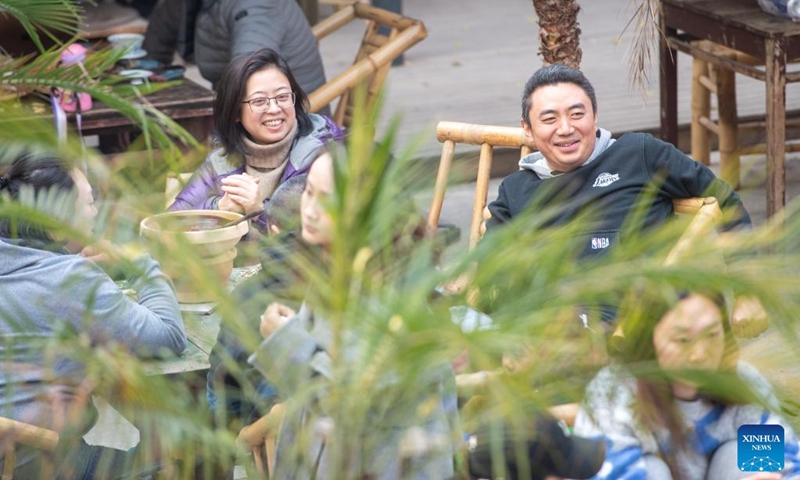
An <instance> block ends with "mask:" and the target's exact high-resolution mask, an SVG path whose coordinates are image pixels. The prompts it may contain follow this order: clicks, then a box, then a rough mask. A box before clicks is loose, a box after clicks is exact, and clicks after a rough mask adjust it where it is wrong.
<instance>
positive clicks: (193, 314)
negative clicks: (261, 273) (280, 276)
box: [144, 264, 260, 375]
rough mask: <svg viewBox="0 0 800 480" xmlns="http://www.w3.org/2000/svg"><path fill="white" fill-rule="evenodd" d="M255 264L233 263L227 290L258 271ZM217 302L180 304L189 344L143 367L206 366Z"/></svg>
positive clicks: (173, 370) (178, 369) (171, 370)
mask: <svg viewBox="0 0 800 480" xmlns="http://www.w3.org/2000/svg"><path fill="white" fill-rule="evenodd" d="M259 269H260V264H259V265H256V266H247V267H235V268H234V269H233V271H232V272H231V276H230V278H229V280H228V290H233V289H234V288H235V287H236V285H238V284H239V283H241V282H242V281H244V280H246V279H247V278H249V277H251V276H253V275H255V274H257V273H258V270H259ZM215 307H216V303H215V302H211V303H200V304H181V312H182V316H183V323H184V325H185V326H186V337H187V338H188V339H189V344H188V346H187V348H186V351H185V352H183V355H181V356H180V357H175V358H169V359H165V360H149V361H145V362H144V365H145V370H146V371H147V372H148V373H149V374H151V375H171V374H179V373H187V372H198V371H203V370H208V367H209V361H208V357H209V355H211V349H212V348H214V344H215V343H216V342H217V334H218V333H219V324H220V316H219V315H218V314H217V313H216V312H215Z"/></svg>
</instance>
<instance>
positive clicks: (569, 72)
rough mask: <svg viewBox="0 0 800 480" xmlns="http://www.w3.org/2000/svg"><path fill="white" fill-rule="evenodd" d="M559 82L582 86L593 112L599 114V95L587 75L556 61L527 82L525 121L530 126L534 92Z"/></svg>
mask: <svg viewBox="0 0 800 480" xmlns="http://www.w3.org/2000/svg"><path fill="white" fill-rule="evenodd" d="M559 83H572V84H575V85H577V86H579V87H581V89H582V90H583V91H584V92H586V95H587V96H588V97H589V100H591V102H592V112H593V113H595V114H597V97H596V96H595V94H594V87H593V86H592V84H591V83H589V80H588V79H587V78H586V76H584V74H583V73H582V72H581V71H580V70H576V69H574V68H572V67H568V66H566V65H562V64H560V63H554V64H552V65H548V66H546V67H542V68H540V69H539V70H537V71H536V73H534V74H533V75H532V76H531V78H529V79H528V81H527V82H526V83H525V89H524V90H523V91H522V121H523V122H525V123H526V124H528V126H530V124H531V119H530V115H529V113H530V111H531V95H533V92H534V91H535V90H536V89H537V88H540V87H547V86H549V85H557V84H559Z"/></svg>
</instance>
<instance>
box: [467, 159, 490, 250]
mask: <svg viewBox="0 0 800 480" xmlns="http://www.w3.org/2000/svg"><path fill="white" fill-rule="evenodd" d="M493 154H494V150H493V147H492V145H491V144H489V143H484V144H483V145H481V156H480V159H479V161H478V179H477V183H476V184H475V201H474V202H473V203H472V222H471V223H470V226H469V248H470V250H472V249H473V248H475V246H476V245H477V244H478V241H479V240H480V239H481V223H483V209H484V208H485V207H486V200H487V197H488V196H489V180H490V177H491V171H492V159H493Z"/></svg>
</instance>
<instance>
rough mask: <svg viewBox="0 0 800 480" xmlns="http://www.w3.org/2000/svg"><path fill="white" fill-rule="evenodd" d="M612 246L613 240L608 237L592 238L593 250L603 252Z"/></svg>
mask: <svg viewBox="0 0 800 480" xmlns="http://www.w3.org/2000/svg"><path fill="white" fill-rule="evenodd" d="M609 245H611V240H609V239H608V238H607V237H592V250H602V249H604V248H608V246H609Z"/></svg>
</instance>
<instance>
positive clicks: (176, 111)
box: [68, 79, 214, 150]
mask: <svg viewBox="0 0 800 480" xmlns="http://www.w3.org/2000/svg"><path fill="white" fill-rule="evenodd" d="M145 98H146V99H147V101H148V102H149V103H150V104H152V105H153V107H155V108H156V109H158V110H159V111H161V112H162V113H164V114H165V115H167V116H168V117H169V118H171V119H173V120H175V121H176V122H178V123H179V124H180V125H181V126H182V127H183V128H184V129H186V131H187V132H189V133H190V134H192V136H194V137H195V138H196V139H197V140H198V141H200V142H204V141H205V140H206V139H207V138H208V136H209V135H210V134H211V129H212V127H213V120H212V118H213V117H212V114H213V106H214V92H213V91H211V90H209V89H207V88H205V87H203V86H201V85H198V84H196V83H194V82H193V81H191V80H189V79H183V81H182V83H181V84H180V85H176V86H173V87H169V88H165V89H163V90H159V91H158V92H155V93H153V94H150V95H148V96H146V97H145ZM68 118H69V119H70V121H71V122H75V115H74V114H69V115H68ZM81 131H82V132H83V135H100V136H101V138H102V137H103V136H109V135H114V134H119V133H130V132H134V131H138V128H137V127H136V126H135V125H134V124H133V123H131V121H130V120H129V119H128V118H126V117H125V116H123V115H121V114H120V113H119V112H117V111H116V110H113V109H111V108H109V107H107V106H106V105H104V104H103V103H101V102H94V104H93V106H92V109H91V110H89V111H88V112H84V113H83V118H82V130H81ZM100 147H101V148H100V149H101V150H102V149H103V145H102V143H101V146H100Z"/></svg>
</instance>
